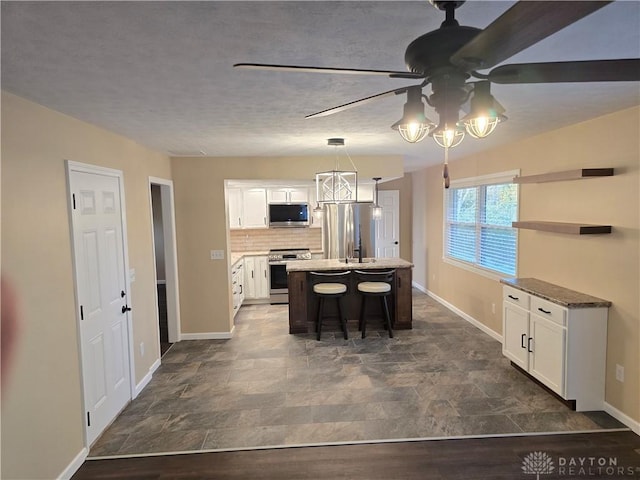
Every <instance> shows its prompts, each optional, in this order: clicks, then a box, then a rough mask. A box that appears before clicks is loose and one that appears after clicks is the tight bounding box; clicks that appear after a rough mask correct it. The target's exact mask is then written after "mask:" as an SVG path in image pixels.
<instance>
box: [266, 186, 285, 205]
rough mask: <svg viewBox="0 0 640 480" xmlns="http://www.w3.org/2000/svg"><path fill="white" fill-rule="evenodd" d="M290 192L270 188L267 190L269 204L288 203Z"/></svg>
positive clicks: (283, 189)
mask: <svg viewBox="0 0 640 480" xmlns="http://www.w3.org/2000/svg"><path fill="white" fill-rule="evenodd" d="M288 193H289V192H288V191H287V189H285V188H269V189H267V197H268V198H269V203H287V202H288V201H289V195H288Z"/></svg>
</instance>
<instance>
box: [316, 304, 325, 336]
mask: <svg viewBox="0 0 640 480" xmlns="http://www.w3.org/2000/svg"><path fill="white" fill-rule="evenodd" d="M322 307H324V298H323V297H320V298H319V299H318V317H317V318H318V321H317V325H316V331H317V332H318V340H320V335H321V334H322V317H323V315H322V313H323V310H324V309H323V308H322Z"/></svg>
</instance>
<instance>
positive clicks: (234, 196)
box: [227, 188, 242, 228]
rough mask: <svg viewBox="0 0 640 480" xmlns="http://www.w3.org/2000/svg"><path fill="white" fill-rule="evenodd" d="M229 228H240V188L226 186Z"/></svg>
mask: <svg viewBox="0 0 640 480" xmlns="http://www.w3.org/2000/svg"><path fill="white" fill-rule="evenodd" d="M227 196H228V199H229V228H242V190H240V189H239V188H228V189H227Z"/></svg>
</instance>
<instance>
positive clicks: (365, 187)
mask: <svg viewBox="0 0 640 480" xmlns="http://www.w3.org/2000/svg"><path fill="white" fill-rule="evenodd" d="M374 189H375V187H374V186H373V184H371V183H362V184H359V185H358V201H359V202H373V191H374Z"/></svg>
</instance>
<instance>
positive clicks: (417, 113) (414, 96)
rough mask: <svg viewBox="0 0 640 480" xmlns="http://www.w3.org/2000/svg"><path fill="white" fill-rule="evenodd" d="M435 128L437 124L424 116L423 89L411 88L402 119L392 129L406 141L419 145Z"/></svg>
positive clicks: (408, 91) (408, 90)
mask: <svg viewBox="0 0 640 480" xmlns="http://www.w3.org/2000/svg"><path fill="white" fill-rule="evenodd" d="M435 126H436V124H435V123H434V122H432V121H431V120H429V119H428V118H427V117H426V116H425V114H424V103H422V90H421V87H419V86H413V87H409V88H408V89H407V103H405V104H404V112H403V115H402V118H401V119H400V120H398V121H397V122H396V123H394V124H393V125H391V128H393V129H394V130H397V131H398V132H399V133H400V136H401V137H402V138H403V139H404V140H405V141H407V142H409V143H417V142H419V141H421V140H423V139H424V138H425V137H426V136H427V135H428V134H429V133H430V132H431V131H432V130H433V129H434V128H435Z"/></svg>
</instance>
